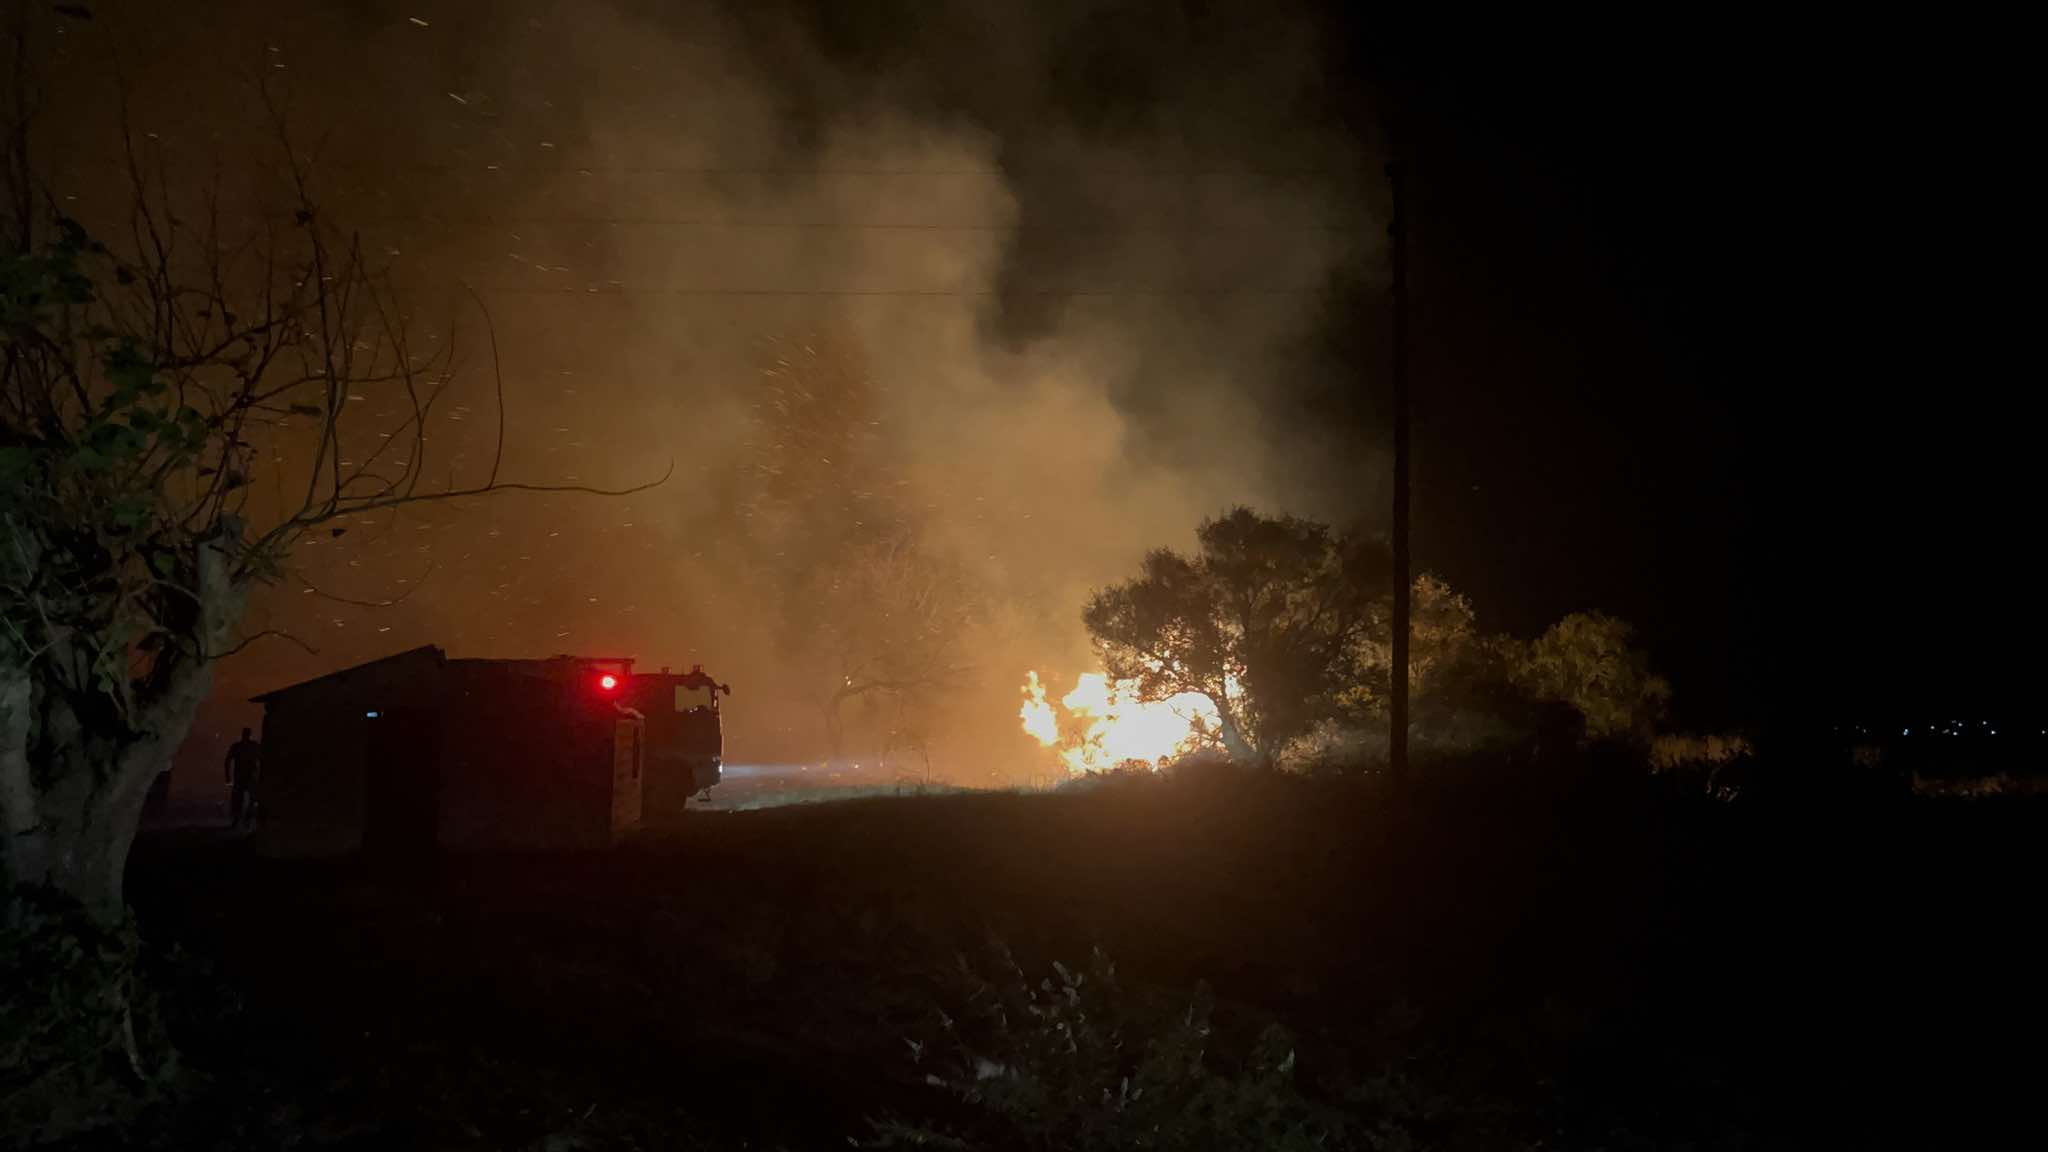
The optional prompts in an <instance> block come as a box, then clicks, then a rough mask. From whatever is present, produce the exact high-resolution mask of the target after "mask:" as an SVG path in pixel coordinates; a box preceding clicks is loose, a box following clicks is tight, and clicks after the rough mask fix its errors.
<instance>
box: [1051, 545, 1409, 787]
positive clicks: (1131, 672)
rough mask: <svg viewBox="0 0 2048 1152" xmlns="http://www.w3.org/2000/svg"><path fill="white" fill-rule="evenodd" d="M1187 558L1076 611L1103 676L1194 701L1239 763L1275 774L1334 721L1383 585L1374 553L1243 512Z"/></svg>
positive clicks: (1152, 694) (1158, 566) (1149, 565)
mask: <svg viewBox="0 0 2048 1152" xmlns="http://www.w3.org/2000/svg"><path fill="white" fill-rule="evenodd" d="M1197 538H1198V540H1199V544H1200V548H1199V551H1198V552H1197V553H1196V554H1195V555H1193V556H1183V555H1181V554H1180V553H1178V552H1175V551H1173V550H1172V549H1166V548H1162V549H1158V550H1156V551H1154V552H1152V553H1150V554H1149V555H1147V556H1146V557H1145V560H1144V563H1143V570H1142V573H1141V575H1139V576H1138V577H1137V578H1136V579H1134V580H1130V581H1128V582H1126V583H1123V584H1118V585H1114V586H1112V587H1109V588H1105V589H1103V590H1101V591H1099V592H1097V593H1096V594H1095V595H1094V596H1093V597H1092V598H1091V599H1090V600H1089V602H1088V606H1087V608H1086V609H1085V610H1084V611H1083V613H1082V620H1083V622H1084V623H1085V624H1086V625H1087V628H1088V631H1089V634H1090V635H1091V636H1092V637H1093V638H1094V641H1095V645H1096V648H1097V650H1098V652H1099V653H1100V655H1101V658H1102V661H1103V667H1104V670H1105V671H1107V672H1108V674H1109V675H1110V677H1111V678H1112V679H1114V680H1131V681H1135V682H1136V683H1137V686H1138V691H1139V692H1140V693H1141V694H1142V695H1143V696H1144V698H1146V699H1149V700H1162V699H1166V698H1167V697H1170V696H1174V695H1178V694H1180V693H1183V692H1194V693H1199V694H1201V695H1203V696H1206V697H1208V698H1209V701H1210V702H1211V703H1212V704H1214V705H1215V706H1216V711H1217V714H1218V717H1219V720H1218V724H1219V731H1218V733H1217V735H1218V737H1219V738H1220V739H1221V741H1222V743H1223V745H1224V748H1225V749H1226V750H1227V751H1228V752H1229V753H1230V755H1231V756H1232V757H1233V758H1234V759H1237V760H1239V761H1241V762H1243V763H1247V764H1255V765H1270V764H1272V763H1273V762H1274V760H1275V759H1276V758H1277V757H1279V756H1280V755H1281V754H1282V753H1284V752H1285V751H1286V750H1287V748H1288V747H1289V746H1290V745H1292V744H1293V743H1294V742H1295V741H1297V740H1299V739H1300V738H1302V737H1303V736H1305V735H1307V734H1308V733H1309V731H1310V730H1311V729H1312V728H1313V727H1314V726H1315V725H1316V724H1317V723H1318V722H1319V721H1321V720H1323V719H1325V718H1327V717H1329V716H1332V715H1334V714H1335V713H1336V712H1337V710H1338V707H1339V699H1340V696H1341V694H1342V693H1343V692H1344V690H1345V689H1346V688H1347V687H1349V686H1350V685H1351V684H1352V683H1354V681H1355V674H1356V661H1357V653H1358V651H1359V650H1360V647H1361V645H1362V644H1363V643H1364V640H1365V637H1366V634H1367V631H1368V629H1369V628H1370V626H1371V622H1372V618H1373V617H1372V609H1373V603H1374V600H1375V599H1376V597H1377V594H1378V593H1380V592H1381V591H1382V590H1383V589H1384V587H1385V584H1386V580H1385V576H1384V573H1385V571H1386V565H1385V563H1384V556H1383V554H1382V553H1381V552H1380V551H1379V549H1378V548H1377V547H1376V546H1373V545H1371V544H1369V543H1367V542H1366V541H1364V540H1362V539H1358V538H1354V537H1348V536H1344V535H1340V534H1337V533H1334V532H1332V531H1331V530H1330V529H1329V528H1328V527H1327V526H1325V525H1322V524H1318V523H1315V522H1313V521H1310V520H1303V519H1299V518H1296V517H1292V516H1279V517H1271V516H1262V515H1259V514H1258V513H1256V512H1253V511H1251V510H1250V509H1248V508H1236V509H1233V510H1232V511H1230V512H1228V513H1226V514H1225V515H1223V516H1221V517H1218V518H1215V519H1212V520H1207V521H1205V522H1203V524H1202V526H1201V528H1200V530H1199V531H1198V533H1197Z"/></svg>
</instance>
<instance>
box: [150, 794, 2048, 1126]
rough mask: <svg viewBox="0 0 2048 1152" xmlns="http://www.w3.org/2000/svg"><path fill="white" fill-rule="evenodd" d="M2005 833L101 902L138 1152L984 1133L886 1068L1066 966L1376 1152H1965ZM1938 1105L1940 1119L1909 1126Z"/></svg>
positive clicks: (859, 804) (244, 867)
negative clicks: (1005, 960)
mask: <svg viewBox="0 0 2048 1152" xmlns="http://www.w3.org/2000/svg"><path fill="white" fill-rule="evenodd" d="M2039 812H2040V805H2039V804H2038V803H2035V802H2033V801H2030V800H2011V799H2001V800H1995V801H1985V800H1981V799H1977V800H1971V799H1946V798H1945V799H1927V798H1914V797H1911V796H1909V795H1908V796H1897V797H1893V796H1886V797H1882V798H1867V799H1863V800H1859V801H1857V802H1856V803H1853V804H1848V803H1842V802H1816V801H1813V800H1811V799H1807V800H1798V801H1794V800H1786V801H1778V802H1772V803H1762V802H1758V803H1753V804H1751V803H1742V802H1738V803H1733V804H1727V803H1716V802H1712V801H1709V800H1705V799H1703V798H1698V797H1693V796H1680V795H1672V794H1670V793H1669V792H1668V791H1666V790H1662V789H1660V788H1658V787H1656V786H1654V784H1653V783H1652V782H1650V781H1648V780H1647V779H1646V778H1636V777H1620V778H1599V779H1595V778H1594V777H1593V776H1590V775H1589V776H1586V777H1584V778H1575V779H1574V780H1573V781H1572V782H1570V783H1564V782H1558V781H1544V782H1542V783H1540V784H1539V783H1534V782H1529V781H1523V782H1521V783H1502V784H1499V785H1497V786H1489V787H1483V788H1482V787H1471V786H1465V787H1461V788H1457V789H1452V790H1447V791H1441V792H1430V791H1427V790H1422V791H1419V792H1418V793H1417V794H1415V795H1411V796H1410V797H1408V798H1407V799H1405V800H1403V801H1400V802H1396V801H1395V800H1393V799H1391V798H1389V797H1388V796H1386V795H1385V794H1383V793H1380V792H1377V791H1375V790H1373V789H1371V788H1368V787H1363V786H1359V785H1356V784H1346V783H1318V782H1312V781H1250V782H1235V783H1233V782H1229V781H1222V782H1210V783H1206V784H1180V785H1173V784H1153V783H1142V782H1140V783H1133V784H1127V785H1123V786H1112V787H1104V788H1099V789H1096V790H1093V791H1089V792H1082V793H1073V794H1057V795H948V796H926V797H903V798H872V799H857V800H847V801H843V802H837V803H829V804H816V805H802V806H794V807H782V808H771V809H765V810H757V811H736V812H715V811H714V812H706V813H701V814H692V816H691V817H689V818H688V819H687V820H686V821H685V825H684V827H682V828H680V829H677V830H674V831H672V832H668V833H664V834H662V835H660V836H658V837H649V838H646V839H645V840H643V841H641V842H639V843H635V844H632V845H629V846H627V847H625V848H623V849H621V850H619V851H616V852H612V853H606V854H591V855H583V856H551V857H542V856H526V857H484V856H457V857H446V858H441V859H436V860H422V861H417V862H411V863H404V862H389V863H383V864H373V863H365V862H362V861H340V862H321V863H306V862H297V863H294V862H284V861H275V860H265V859H260V858H257V857H255V856H253V855H251V854H250V853H249V852H248V851H247V849H246V847H245V846H244V845H243V844H241V843H238V842H235V841H232V840H226V839H221V838H218V837H216V836H214V835H212V834H208V833H203V832H195V831H190V830H184V831H177V832H167V833H163V834H160V835H157V836H155V837H152V838H148V839H146V840H145V841H144V842H143V843H142V844H141V845H139V846H138V849H137V852H136V856H135V860H134V862H133V867H132V870H131V884H132V889H133V891H132V898H133V900H134V902H135V904H136V906H137V909H138V914H139V915H140V917H141V920H142V924H143V928H144V931H145V935H146V937H147V938H148V939H149V940H151V941H152V942H153V944H154V945H156V946H157V947H159V948H164V947H168V946H169V945H171V944H175V945H177V946H178V947H179V948H180V949H181V950H182V953H183V959H182V960H181V961H180V963H181V964H182V965H183V967H182V968H181V969H180V971H183V972H185V973H187V975H186V976H183V977H180V979H182V980H184V981H185V984H184V985H183V986H182V990H181V991H177V992H176V993H175V994H174V995H173V996H172V997H171V998H170V1011H171V1012H172V1013H173V1017H174V1018H173V1021H172V1023H173V1026H174V1028H177V1029H181V1031H180V1033H179V1034H180V1036H181V1044H182V1046H183V1047H184V1049H185V1061H186V1064H187V1066H188V1067H189V1068H191V1069H193V1070H194V1075H193V1076H192V1082H193V1084H194V1085H195V1087H193V1088H191V1089H190V1092H191V1095H190V1096H189V1097H188V1098H187V1100H186V1102H185V1103H183V1104H181V1105H180V1106H179V1107H178V1108H177V1109H176V1110H175V1117H176V1118H175V1119H174V1120H171V1121H167V1122H166V1125H165V1126H164V1127H163V1128H162V1130H161V1131H160V1132H159V1133H157V1135H158V1137H159V1138H160V1139H162V1140H164V1141H167V1142H170V1143H175V1144H176V1145H177V1146H185V1147H207V1146H214V1147H243V1146H258V1145H267V1144H276V1143H279V1142H281V1139H282V1137H281V1134H288V1135H289V1137H290V1138H291V1140H292V1141H293V1142H295V1143H298V1144H300V1145H301V1146H311V1147H366V1148H367V1147H397V1146H412V1147H436V1148H443V1147H445V1148H471V1147H475V1148H484V1147H532V1148H555V1149H560V1148H585V1147H593V1148H594V1147H621V1148H627V1147H637V1148H652V1147H691V1146H699V1147H753V1148H776V1147H788V1148H822V1147H846V1146H848V1144H849V1142H850V1141H851V1142H861V1141H868V1140H872V1139H876V1138H877V1133H878V1132H879V1131H880V1129H878V1128H877V1127H876V1124H877V1123H878V1122H888V1121H891V1120H909V1121H914V1122H915V1124H917V1125H918V1126H921V1127H923V1128H945V1129H947V1130H950V1131H957V1132H966V1133H974V1132H983V1133H986V1132H991V1131H996V1129H991V1128H988V1127H987V1126H985V1125H982V1124H981V1121H980V1118H979V1117H978V1115H977V1109H976V1106H975V1105H973V1104H971V1103H968V1102H963V1100H962V1099H961V1097H960V1094H959V1093H958V1092H956V1091H954V1090H951V1089H949V1088H946V1087H938V1086H933V1085H932V1084H931V1083H929V1082H928V1080H927V1077H928V1076H929V1075H931V1074H932V1069H933V1068H934V1067H936V1064H934V1063H927V1062H926V1061H927V1053H926V1051H925V1050H924V1049H922V1048H920V1047H919V1046H920V1045H923V1044H927V1043H929V1042H930V1037H932V1036H933V1035H935V1032H934V1028H935V1024H934V1021H935V1020H938V1019H940V1014H941V1013H949V1014H950V1016H948V1017H946V1018H947V1019H950V1018H952V1017H957V1016H959V1015H961V1013H962V1012H963V1011H964V1010H971V1009H972V1005H971V1004H970V1005H964V1006H963V1003H962V1000H963V998H965V997H967V996H969V995H970V994H969V993H964V992H963V988H965V987H966V985H964V984H963V983H962V981H961V979H960V973H961V971H962V962H963V960H964V961H965V962H966V964H967V965H968V967H969V968H971V969H975V970H979V971H986V970H988V967H989V961H988V958H989V957H991V956H994V955H998V954H999V952H998V950H997V947H996V945H997V944H998V942H999V944H1000V945H1001V947H1002V948H1003V949H1007V950H1008V952H1009V953H1011V954H1013V955H1014V956H1015V958H1016V961H1017V963H1018V965H1019V966H1020V967H1021V968H1022V969H1023V970H1024V971H1025V972H1027V973H1028V974H1029V978H1030V979H1032V980H1036V979H1038V978H1039V977H1040V976H1041V975H1044V976H1048V977H1049V976H1051V975H1052V974H1053V973H1054V971H1055V970H1054V969H1053V968H1052V966H1051V965H1052V963H1053V962H1054V961H1062V962H1064V963H1065V964H1067V965H1070V966H1075V967H1078V966H1081V965H1083V964H1085V963H1086V962H1087V961H1088V960H1089V957H1090V955H1091V953H1093V952H1094V951H1095V950H1097V949H1100V950H1101V952H1102V953H1104V954H1106V955H1107V956H1108V957H1110V958H1112V959H1113V960H1114V961H1115V964H1116V967H1117V971H1118V973H1119V974H1120V979H1121V980H1122V981H1123V982H1124V983H1125V984H1126V985H1128V986H1130V987H1132V988H1142V989H1144V990H1145V993H1146V994H1147V995H1157V996H1161V997H1166V998H1169V999H1170V998H1173V997H1189V996H1192V995H1193V989H1194V988H1195V987H1196V986H1197V985H1206V986H1207V987H1208V988H1210V989H1212V990H1213V994H1214V997H1215V1000H1216V1005H1217V1012H1216V1019H1217V1026H1216V1038H1215V1041H1214V1043H1215V1045H1216V1049H1217V1053H1218V1055H1217V1056H1216V1057H1215V1058H1216V1059H1225V1057H1224V1056H1223V1055H1222V1053H1223V1052H1225V1051H1226V1050H1228V1049H1230V1046H1231V1045H1232V1043H1234V1041H1233V1040H1232V1039H1231V1037H1233V1036H1249V1035H1250V1034H1252V1033H1253V1032H1254V1031H1256V1030H1257V1029H1258V1028H1259V1027H1262V1026H1264V1025H1267V1024H1278V1025H1281V1026H1283V1027H1284V1028H1285V1029H1286V1030H1287V1033H1288V1035H1289V1036H1290V1037H1291V1039H1290V1041H1289V1043H1290V1044H1291V1045H1292V1046H1293V1047H1292V1048H1291V1049H1290V1050H1291V1051H1294V1052H1297V1053H1298V1060H1290V1061H1289V1068H1290V1069H1291V1071H1290V1073H1289V1075H1290V1076H1291V1077H1292V1078H1294V1079H1295V1080H1297V1081H1298V1082H1299V1083H1300V1084H1301V1085H1302V1088H1303V1091H1304V1092H1305V1093H1307V1094H1308V1095H1309V1096H1311V1097H1313V1098H1315V1099H1317V1100H1321V1101H1325V1102H1329V1103H1331V1104H1333V1106H1335V1107H1338V1108H1340V1109H1346V1110H1349V1112H1351V1113H1353V1114H1357V1115H1361V1116H1363V1118H1364V1119H1366V1120H1368V1121H1370V1122H1371V1124H1372V1125H1375V1127H1374V1128H1373V1131H1374V1132H1376V1133H1377V1135H1375V1136H1374V1137H1373V1139H1374V1140H1377V1141H1379V1143H1375V1144H1371V1145H1370V1146H1373V1147H1415V1148H1495V1147H1509V1148H1560V1147H1569V1148H1652V1147H1659V1148H1662V1147H1681V1146H1683V1147H1699V1148H1707V1147H1715V1148H1720V1147H1727V1148H1735V1147H1774V1146H1811V1145H1812V1143H1813V1141H1815V1140H1818V1141H1819V1142H1821V1143H1826V1144H1837V1143H1847V1142H1849V1141H1852V1140H1855V1139H1866V1140H1868V1139H1878V1140H1879V1142H1880V1143H1890V1142H1891V1141H1890V1139H1889V1138H1888V1137H1898V1136H1900V1135H1901V1134H1902V1133H1904V1132H1907V1131H1909V1130H1910V1128H1909V1126H1910V1125H1913V1124H1918V1123H1925V1122H1929V1121H1930V1114H1939V1115H1940V1116H1945V1118H1937V1119H1936V1120H1934V1121H1933V1122H1935V1123H1936V1124H1937V1125H1938V1127H1937V1129H1936V1131H1937V1132H1938V1133H1941V1134H1945V1135H1946V1136H1947V1137H1950V1138H1951V1139H1945V1140H1942V1141H1940V1142H1941V1143H1947V1144H1950V1145H1951V1146H1961V1144H1962V1142H1961V1141H1959V1140H1958V1139H1954V1138H1955V1137H1958V1136H1959V1134H1960V1132H1961V1131H1962V1127H1961V1126H1964V1125H1967V1124H1970V1123H1974V1122H1976V1121H1979V1120H1981V1119H1982V1117H1984V1116H1986V1115H1989V1113H1988V1112H1987V1111H1985V1109H1984V1107H1983V1105H1984V1104H1985V1103H1987V1102H1990V1101H1992V1100H1995V1099H1996V1098H1997V1097H1998V1095H1999V1093H2000V1092H2001V1091H2002V1089H2001V1088H2000V1087H1999V1085H2000V1079H1999V1073H1998V1071H1997V1069H1998V1067H1999V1066H2000V1065H1999V1063H1998V1061H1997V1059H1995V1058H1994V1057H1993V1052H1994V1048H1993V1047H1992V1045H1993V1044H1994V1043H1995V1040H1996V1033H1997V1031H1998V1030H1999V1029H2000V1028H2001V1027H2004V1026H2005V1025H2007V1024H2014V1022H2013V1021H2012V1020H2011V1019H2010V1018H2009V1010H2010V1009H2011V1007H2012V1006H2013V1005H2014V1004H2016V1003H2017V1002H2018V1000H2016V999H2015V993H2016V992H2017V991H2019V990H2021V989H2024V988H2026V987H2027V986H2029V985H2030V984H2031V983H2032V982H2033V981H2035V980H2036V979H2037V976H2036V975H2035V974H2034V973H2033V972H2031V971H2030V970H2029V962H2028V961H2027V960H2026V959H2025V957H2027V956H2029V955H2032V954H2031V953H2029V952H2028V951H2027V950H2026V946H2025V945H2023V944H2022V943H2020V941H2021V940H2022V936H2023V933H2022V931H2021V928H2020V927H2019V926H2018V925H2016V924H2015V923H2014V919H2013V916H2012V913H2013V910H2014V909H2016V908H2021V907H2025V906H2026V905H2025V903H2024V901H2022V900H2021V897H2022V895H2023V894H2024V891H2025V889H2026V887H2027V885H2028V883H2029V880H2030V879H2031V878H2034V877H2036V876H2037V875H2038V872H2037V871H2036V870H2034V869H2033V864H2034V863H2037V861H2038V855H2037V850H2036V849H2035V848H2034V847H2033V846H2032V845H2031V843H2030V835H2029V834H2030V832H2031V830H2032V826H2033V825H2036V824H2038V815H2039ZM2007 925H2012V927H2006V926H2007ZM209 997H210V998H211V999H209ZM2014 1026H2016V1024H2014ZM1361 1085H1364V1086H1367V1087H1369V1088H1370V1089H1371V1090H1364V1089H1361V1088H1360V1086H1361ZM1112 1087H1113V1086H1112ZM1965 1089H1967V1090H1968V1091H1970V1092H1971V1093H1972V1094H1973V1096H1974V1097H1975V1098H1976V1099H1977V1104H1975V1105H1973V1106H1972V1108H1970V1109H1968V1110H1965V1111H1949V1110H1946V1109H1940V1108H1931V1107H1930V1102H1931V1101H1937V1100H1941V1099H1945V1098H1946V1093H1948V1092H1950V1091H1961V1090H1965ZM1880 1138H1883V1139H1880ZM1399 1141H1406V1143H1405V1144H1404V1143H1400V1142H1399ZM1038 1146H1042V1147H1057V1146H1066V1145H1065V1144H1064V1143H1063V1142H1062V1140H1061V1139H1060V1138H1057V1137H1055V1138H1052V1139H1049V1140H1046V1139H1042V1140H1041V1141H1040V1143H1039V1144H1038ZM1103 1146H1109V1145H1107V1144H1105V1145H1103ZM1133 1146H1137V1145H1133ZM1204 1146H1219V1147H1222V1146H1242V1145H1233V1144H1230V1143H1228V1142H1220V1143H1215V1144H1213V1145H1204Z"/></svg>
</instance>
